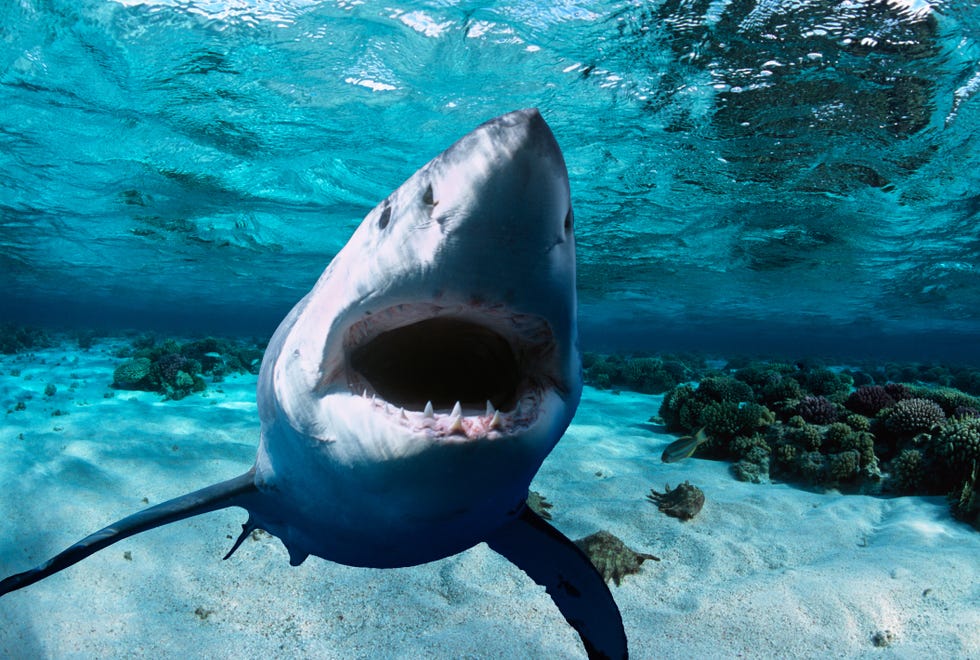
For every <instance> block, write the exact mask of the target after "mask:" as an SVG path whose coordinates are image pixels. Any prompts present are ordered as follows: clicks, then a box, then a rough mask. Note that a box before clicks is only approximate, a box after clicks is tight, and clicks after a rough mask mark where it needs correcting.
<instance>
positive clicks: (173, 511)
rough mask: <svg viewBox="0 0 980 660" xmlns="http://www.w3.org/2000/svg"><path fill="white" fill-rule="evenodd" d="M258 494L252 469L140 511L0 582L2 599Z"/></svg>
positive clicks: (237, 504) (243, 502)
mask: <svg viewBox="0 0 980 660" xmlns="http://www.w3.org/2000/svg"><path fill="white" fill-rule="evenodd" d="M257 493H258V490H257V489H256V487H255V470H254V468H253V469H252V470H249V471H248V472H246V473H245V474H243V475H240V476H238V477H235V478H234V479H229V480H228V481H222V482H221V483H217V484H214V485H213V486H208V487H207V488H202V489H201V490H197V491H194V492H193V493H188V494H186V495H182V496H181V497H177V498H174V499H172V500H169V501H167V502H163V503H162V504H157V505H156V506H151V507H150V508H148V509H144V510H142V511H138V512H137V513H134V514H133V515H131V516H128V517H126V518H123V519H122V520H118V521H116V522H114V523H112V524H111V525H109V526H108V527H103V528H102V529H100V530H99V531H97V532H95V533H94V534H89V535H88V536H86V537H85V538H84V539H82V540H81V541H79V542H78V543H76V544H75V545H73V546H71V547H70V548H68V549H67V550H65V551H63V552H61V553H59V554H57V555H55V556H54V557H52V558H51V559H49V560H48V561H46V562H44V563H43V564H41V565H40V566H38V567H36V568H32V569H31V570H29V571H24V572H23V573H18V574H16V575H11V576H10V577H8V578H4V579H3V580H0V596H3V595H4V594H8V593H10V592H11V591H15V590H17V589H22V588H24V587H26V586H27V585H29V584H34V583H35V582H37V581H38V580H43V579H44V578H46V577H48V576H49V575H53V574H55V573H57V572H58V571H60V570H63V569H65V568H68V567H69V566H71V565H72V564H75V563H78V562H80V561H81V560H83V559H85V558H86V557H88V556H89V555H91V554H93V553H96V552H98V551H99V550H101V549H102V548H105V547H107V546H110V545H112V544H113V543H116V542H117V541H122V540H123V539H125V538H129V537H130V536H132V535H133V534H139V533H140V532H145V531H146V530H148V529H153V528H154V527H160V526H161V525H167V524H170V523H172V522H177V521H178V520H183V519H184V518H190V517H191V516H197V515H200V514H202V513H208V512H210V511H217V510H218V509H224V508H226V507H230V506H241V507H245V508H248V505H249V504H250V503H251V502H252V501H253V500H254V497H255V495H256V494H257ZM236 547H237V546H236ZM233 551H234V550H233ZM230 554H231V553H229V555H230Z"/></svg>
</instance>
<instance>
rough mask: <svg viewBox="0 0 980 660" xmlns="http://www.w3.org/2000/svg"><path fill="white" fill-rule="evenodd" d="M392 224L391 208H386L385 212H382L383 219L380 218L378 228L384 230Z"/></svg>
mask: <svg viewBox="0 0 980 660" xmlns="http://www.w3.org/2000/svg"><path fill="white" fill-rule="evenodd" d="M389 222H391V207H390V206H386V207H385V210H384V211H382V212H381V217H380V218H378V228H379V229H384V228H385V227H387V226H388V223H389Z"/></svg>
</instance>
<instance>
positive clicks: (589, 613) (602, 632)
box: [487, 507, 628, 660]
mask: <svg viewBox="0 0 980 660" xmlns="http://www.w3.org/2000/svg"><path fill="white" fill-rule="evenodd" d="M487 545H489V546H490V547H491V548H492V549H493V550H495V551H496V552H498V553H500V554H501V555H503V556H504V557H506V558H507V559H509V560H510V561H511V562H512V563H514V564H515V565H516V566H518V567H519V568H520V569H521V570H523V571H524V572H525V573H527V574H528V575H529V576H530V577H531V578H532V579H533V580H534V581H535V582H537V583H538V584H540V585H541V586H543V587H544V588H545V589H547V591H548V594H549V595H550V596H551V598H552V600H554V601H555V604H556V605H557V606H558V609H559V610H561V613H562V615H563V616H564V617H565V619H566V620H567V621H568V623H569V624H571V626H572V627H573V628H575V630H576V631H578V634H579V635H580V636H581V637H582V642H583V643H584V644H585V649H586V651H587V652H588V654H589V657H590V658H615V659H617V660H618V659H619V658H626V657H628V652H627V647H626V631H625V630H623V619H622V617H621V616H620V614H619V608H618V607H617V606H616V601H614V600H613V597H612V594H611V593H609V588H608V587H607V586H606V583H605V581H604V580H603V579H602V576H601V575H599V572H598V571H597V570H596V569H595V567H594V566H593V565H592V562H590V561H589V558H588V557H586V556H585V554H584V553H583V552H582V551H581V550H579V548H578V546H576V545H575V544H574V543H572V542H571V541H570V540H569V539H568V538H567V537H566V536H565V535H564V534H562V533H561V532H559V531H558V530H557V529H555V528H554V527H552V526H551V525H549V524H548V523H547V522H545V521H544V520H543V519H542V518H541V517H540V516H539V515H537V514H536V513H534V512H533V511H531V509H530V508H527V507H525V508H524V511H523V512H522V513H521V515H520V516H519V517H517V518H515V519H514V520H513V521H512V522H511V523H509V524H507V525H506V526H504V527H503V528H501V529H500V530H498V531H497V532H495V533H494V534H493V536H491V537H490V538H489V539H487Z"/></svg>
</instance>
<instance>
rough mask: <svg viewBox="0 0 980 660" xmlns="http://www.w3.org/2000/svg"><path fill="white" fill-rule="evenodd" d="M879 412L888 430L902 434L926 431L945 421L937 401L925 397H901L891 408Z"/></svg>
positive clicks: (944, 415)
mask: <svg viewBox="0 0 980 660" xmlns="http://www.w3.org/2000/svg"><path fill="white" fill-rule="evenodd" d="M886 410H887V411H888V412H887V413H885V412H884V411H883V412H881V413H879V419H882V420H883V421H884V423H885V426H886V427H887V428H888V430H890V431H892V432H893V433H897V434H902V435H914V434H916V433H921V432H923V431H928V430H929V429H931V428H932V427H933V426H936V425H939V424H942V423H943V422H945V421H946V414H945V413H944V412H943V409H942V408H941V407H940V406H939V404H937V403H933V402H932V401H929V400H927V399H903V400H901V401H899V402H898V403H896V404H895V405H894V406H893V407H892V408H890V409H886Z"/></svg>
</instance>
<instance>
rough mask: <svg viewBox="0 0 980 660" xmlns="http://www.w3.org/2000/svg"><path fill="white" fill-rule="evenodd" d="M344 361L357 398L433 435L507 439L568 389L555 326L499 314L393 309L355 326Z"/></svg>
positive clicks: (486, 309)
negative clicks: (551, 393) (548, 394)
mask: <svg viewBox="0 0 980 660" xmlns="http://www.w3.org/2000/svg"><path fill="white" fill-rule="evenodd" d="M344 354H345V363H346V364H345V367H344V372H345V373H344V376H345V377H346V381H347V383H346V384H347V386H348V388H349V389H350V391H351V392H352V393H355V394H362V395H364V396H367V397H369V398H371V399H373V400H374V402H375V405H376V406H378V407H379V408H383V409H384V410H386V411H387V412H388V414H390V415H392V416H395V417H396V418H397V419H398V420H399V421H400V422H402V423H404V424H406V425H408V426H410V427H413V428H417V429H428V430H430V431H431V432H432V433H433V434H435V435H454V434H460V435H466V436H469V437H480V436H486V435H493V434H494V432H496V433H501V434H506V433H508V432H510V431H513V430H515V429H516V427H518V426H524V425H527V424H530V423H532V422H533V421H534V420H535V419H536V418H537V416H538V412H539V408H540V403H541V399H542V396H543V394H544V392H545V390H546V389H554V388H556V387H558V388H560V383H561V378H560V373H561V370H560V368H559V366H560V365H558V364H557V363H556V355H557V351H556V350H555V338H554V335H553V333H552V331H551V328H550V326H549V325H548V323H547V322H546V321H545V320H544V319H542V318H540V317H537V316H531V315H527V314H514V313H512V312H508V311H507V310H505V309H504V308H500V307H490V306H485V305H461V306H453V307H440V306H437V305H432V304H424V303H423V304H404V305H396V306H393V307H389V308H387V309H384V310H382V311H379V312H375V313H373V314H370V315H367V316H365V317H364V318H363V319H361V320H360V321H358V322H356V323H354V324H353V325H352V326H351V327H350V328H349V329H348V331H347V333H346V336H345V340H344Z"/></svg>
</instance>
